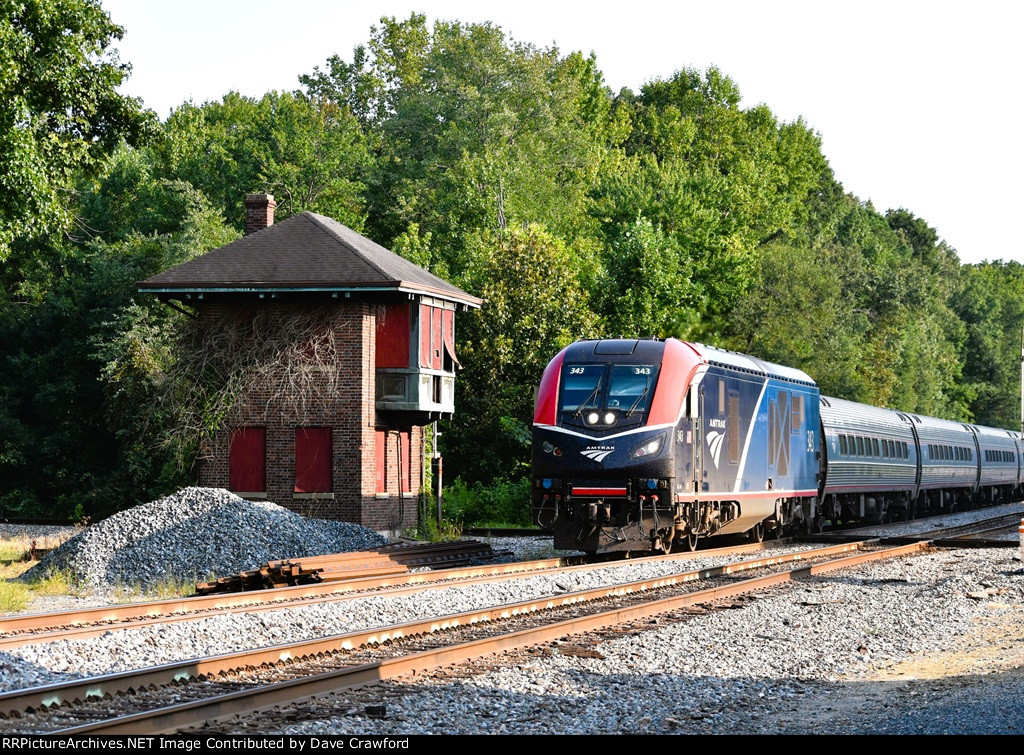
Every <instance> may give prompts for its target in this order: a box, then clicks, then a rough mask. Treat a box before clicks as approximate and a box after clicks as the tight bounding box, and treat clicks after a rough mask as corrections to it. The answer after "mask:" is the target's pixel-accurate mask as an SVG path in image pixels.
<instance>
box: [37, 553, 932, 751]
mask: <svg viewBox="0 0 1024 755" xmlns="http://www.w3.org/2000/svg"><path fill="white" fill-rule="evenodd" d="M838 547H841V546H838ZM926 548H928V543H912V544H909V545H904V546H898V547H895V548H889V549H884V550H876V551H868V552H863V553H860V554H858V555H855V556H847V557H844V558H837V559H834V560H832V561H829V562H827V563H823V564H810V565H807V566H803V567H799V568H797V569H792V570H789V571H784V572H779V573H776V574H771V575H767V576H763V577H753V578H750V579H746V580H742V581H739V582H736V583H733V584H730V585H725V586H721V587H713V588H709V589H707V590H700V591H697V592H694V593H689V594H686V595H682V596H674V597H669V598H662V599H654V600H651V601H648V602H645V603H641V604H639V605H636V606H631V607H627V608H615V609H612V610H610V611H603V612H600V613H595V614H591V615H589V616H586V617H577V618H572V619H568V620H562V621H557V622H553V623H551V624H546V625H543V626H539V627H534V628H530V629H523V630H519V631H516V632H511V633H507V634H503V635H499V636H496V637H491V638H487V639H481V640H474V641H471V642H465V643H459V644H455V645H450V646H447V647H443V648H437V649H433V650H426V651H420V652H416V653H411V654H409V655H406V656H402V657H399V658H393V659H387V660H382V661H375V662H372V663H365V664H360V665H358V666H353V667H350V668H346V669H340V670H336V671H330V672H326V673H322V674H317V675H314V676H311V677H308V678H305V679H293V680H289V681H286V682H279V683H275V684H270V685H265V686H263V687H258V688H255V689H252V690H247V691H240V692H233V693H229V694H224V695H217V696H215V697H211V698H208V699H206V700H202V701H192V702H189V703H182V704H178V705H171V706H167V707H164V708H160V709H157V710H154V711H147V712H144V713H136V714H130V715H126V716H120V717H117V718H113V719H110V720H106V721H97V722H93V723H89V724H82V725H78V726H74V727H70V728H66V729H62V730H59V731H56V732H53V734H55V735H61V736H65V735H81V734H104V735H111V734H120V735H138V734H171V733H176V732H181V731H182V730H185V729H188V728H190V727H194V726H198V725H201V724H204V723H207V722H210V721H214V720H218V719H224V718H229V717H232V716H236V715H239V714H246V713H254V712H258V711H260V710H266V709H268V708H275V707H278V706H280V705H283V704H286V703H296V702H301V701H304V700H308V699H310V698H313V697H317V696H320V695H324V694H329V693H332V692H338V691H340V690H341V689H345V688H349V687H357V686H362V685H366V684H371V683H374V682H379V681H382V680H384V679H389V678H393V677H396V676H402V675H406V674H410V673H419V672H425V671H430V670H432V669H435V668H437V667H439V666H446V665H452V664H457V663H461V662H464V661H467V660H471V659H475V658H480V657H484V656H489V655H493V654H495V653H498V652H501V651H504V650H514V649H518V648H522V647H526V646H531V645H537V644H540V643H544V642H550V641H552V640H555V639H559V638H561V637H565V636H567V635H575V634H582V633H584V632H589V631H596V630H600V629H604V628H607V627H610V626H616V625H619V624H623V623H626V622H631V621H637V620H640V619H645V618H649V617H651V616H655V615H658V614H662V613H667V612H671V611H675V610H679V609H681V608H686V607H689V606H692V605H695V604H699V603H707V602H710V601H714V600H719V599H722V598H727V597H732V596H735V595H738V594H741V593H746V592H751V591H754V590H760V589H764V588H767V587H773V586H776V585H781V584H784V583H786V582H791V581H795V580H797V579H800V578H801V577H807V576H813V575H817V574H824V573H827V572H829V571H833V570H836V569H843V568H847V567H850V566H854V565H857V564H861V563H865V562H867V561H873V560H878V559H884V558H895V557H898V556H902V555H908V554H910V553H914V552H917V551H920V550H924V549H926ZM733 566H735V565H733ZM623 587H626V586H623ZM566 597H568V596H566ZM498 610H501V609H498Z"/></svg>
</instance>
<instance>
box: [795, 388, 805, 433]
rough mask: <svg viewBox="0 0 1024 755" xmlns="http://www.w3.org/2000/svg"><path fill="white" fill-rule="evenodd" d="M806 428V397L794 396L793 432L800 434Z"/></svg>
mask: <svg viewBox="0 0 1024 755" xmlns="http://www.w3.org/2000/svg"><path fill="white" fill-rule="evenodd" d="M803 426H804V397H803V396H801V395H799V394H794V395H793V432H795V433H798V432H800V430H801V429H802V428H803Z"/></svg>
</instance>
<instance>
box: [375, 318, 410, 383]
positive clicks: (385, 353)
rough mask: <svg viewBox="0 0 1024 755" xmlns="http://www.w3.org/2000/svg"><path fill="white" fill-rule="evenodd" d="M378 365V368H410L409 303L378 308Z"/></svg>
mask: <svg viewBox="0 0 1024 755" xmlns="http://www.w3.org/2000/svg"><path fill="white" fill-rule="evenodd" d="M376 317H377V323H376V331H377V336H376V343H377V353H376V364H377V366H378V367H408V366H409V330H410V323H409V303H408V302H390V303H388V304H378V305H377V307H376Z"/></svg>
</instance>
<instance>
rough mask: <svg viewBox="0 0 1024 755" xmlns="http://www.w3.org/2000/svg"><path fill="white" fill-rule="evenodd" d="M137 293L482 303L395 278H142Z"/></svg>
mask: <svg viewBox="0 0 1024 755" xmlns="http://www.w3.org/2000/svg"><path fill="white" fill-rule="evenodd" d="M136 286H137V287H138V291H139V292H140V293H148V294H179V295H185V294H195V295H200V294H246V293H252V294H281V293H329V294H346V295H351V294H355V293H369V292H374V291H388V292H399V293H408V294H426V295H429V296H433V297H436V298H438V299H445V300H448V301H453V302H457V303H459V304H464V305H466V306H467V307H473V308H474V309H479V308H480V305H481V304H482V303H483V300H482V299H478V298H477V297H475V296H470V295H469V294H467V293H464V292H461V291H460V292H454V291H446V290H444V289H440V288H434V287H433V286H424V285H422V284H419V283H409V282H407V281H396V282H395V283H385V284H381V285H377V286H362V285H345V284H340V285H339V284H320V283H295V284H288V285H281V284H267V285H263V284H259V283H255V284H249V285H241V284H229V283H205V284H188V283H167V284H160V283H147V282H146V281H142V282H139V283H137V284H136Z"/></svg>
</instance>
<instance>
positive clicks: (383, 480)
mask: <svg viewBox="0 0 1024 755" xmlns="http://www.w3.org/2000/svg"><path fill="white" fill-rule="evenodd" d="M376 446H377V449H376V450H377V492H378V493H387V492H388V487H387V486H388V478H387V472H386V471H385V470H386V469H387V463H388V456H387V453H388V434H387V433H386V432H385V431H384V430H378V431H377V442H376Z"/></svg>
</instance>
